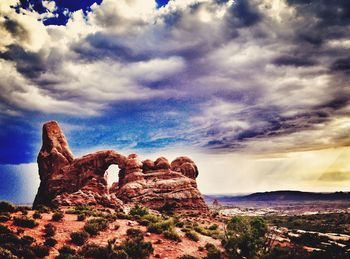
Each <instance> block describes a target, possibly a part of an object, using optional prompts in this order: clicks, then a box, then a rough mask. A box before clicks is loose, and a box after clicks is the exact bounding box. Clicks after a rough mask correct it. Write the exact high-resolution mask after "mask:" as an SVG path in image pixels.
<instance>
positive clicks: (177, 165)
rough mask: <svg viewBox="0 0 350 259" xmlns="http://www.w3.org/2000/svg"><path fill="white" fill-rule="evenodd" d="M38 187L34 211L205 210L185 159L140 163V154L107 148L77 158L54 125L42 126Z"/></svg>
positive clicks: (193, 169)
mask: <svg viewBox="0 0 350 259" xmlns="http://www.w3.org/2000/svg"><path fill="white" fill-rule="evenodd" d="M111 164H117V165H118V166H119V168H120V171H119V182H118V183H115V184H113V185H112V187H111V188H108V186H107V180H106V170H107V169H108V167H109V166H110V165H111ZM38 165H39V175H40V179H41V183H40V187H39V190H38V193H37V195H36V198H35V201H34V204H33V207H36V206H38V205H39V204H43V205H48V206H61V205H82V204H90V205H102V206H107V207H112V208H122V207H123V206H124V203H141V204H143V205H145V206H147V207H149V208H152V209H159V208H161V207H162V206H164V205H165V204H167V203H168V204H174V205H175V207H176V208H177V209H180V210H193V209H194V210H207V209H208V207H207V205H206V204H205V202H204V200H203V198H202V195H201V193H200V192H199V190H198V189H197V184H196V181H195V179H196V177H197V176H198V169H197V166H196V165H195V163H194V162H193V161H192V160H191V159H189V158H187V157H179V158H177V159H175V160H174V161H173V162H172V163H171V165H170V164H169V162H168V160H167V159H166V158H164V157H160V158H158V159H157V160H156V161H155V162H153V161H151V160H145V161H143V162H141V161H140V160H139V158H138V156H137V155H136V154H131V155H129V156H128V157H125V156H123V155H121V154H119V153H117V152H116V151H114V150H104V151H99V152H95V153H92V154H88V155H86V156H83V157H81V158H74V157H73V154H72V152H71V151H70V149H69V147H68V143H67V141H66V139H65V137H64V135H63V132H62V130H61V129H60V127H59V125H58V123H57V122H55V121H50V122H48V123H45V125H44V126H43V145H42V148H41V150H40V152H39V155H38Z"/></svg>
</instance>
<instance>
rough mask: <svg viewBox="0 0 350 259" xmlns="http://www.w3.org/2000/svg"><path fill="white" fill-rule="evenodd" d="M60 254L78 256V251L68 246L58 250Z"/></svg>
mask: <svg viewBox="0 0 350 259" xmlns="http://www.w3.org/2000/svg"><path fill="white" fill-rule="evenodd" d="M58 252H59V253H60V254H70V255H76V254H77V251H76V250H75V249H74V248H72V247H70V246H68V245H64V246H62V247H61V248H60V249H58Z"/></svg>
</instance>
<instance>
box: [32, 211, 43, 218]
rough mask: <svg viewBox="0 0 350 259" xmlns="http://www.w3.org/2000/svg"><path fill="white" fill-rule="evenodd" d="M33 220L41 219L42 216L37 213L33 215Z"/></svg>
mask: <svg viewBox="0 0 350 259" xmlns="http://www.w3.org/2000/svg"><path fill="white" fill-rule="evenodd" d="M33 218H34V219H41V218H42V216H41V214H40V212H38V211H36V212H34V213H33Z"/></svg>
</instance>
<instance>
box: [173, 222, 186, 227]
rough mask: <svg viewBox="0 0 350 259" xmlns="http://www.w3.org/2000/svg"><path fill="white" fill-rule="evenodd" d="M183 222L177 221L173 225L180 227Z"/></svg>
mask: <svg viewBox="0 0 350 259" xmlns="http://www.w3.org/2000/svg"><path fill="white" fill-rule="evenodd" d="M184 225H185V224H184V223H183V222H182V221H178V222H176V223H175V226H176V227H178V228H182V227H183V226H184Z"/></svg>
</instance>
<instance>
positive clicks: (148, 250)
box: [119, 239, 154, 259]
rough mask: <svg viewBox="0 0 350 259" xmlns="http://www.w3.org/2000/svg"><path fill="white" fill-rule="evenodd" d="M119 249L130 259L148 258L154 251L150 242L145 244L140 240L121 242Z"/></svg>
mask: <svg viewBox="0 0 350 259" xmlns="http://www.w3.org/2000/svg"><path fill="white" fill-rule="evenodd" d="M119 249H120V250H124V251H125V252H126V253H127V254H128V256H129V257H130V258H132V259H144V258H148V257H149V256H150V255H151V254H152V253H153V251H154V249H153V246H152V244H151V243H150V242H145V241H143V240H140V239H136V240H134V239H127V240H125V241H123V243H122V244H121V245H120V247H119Z"/></svg>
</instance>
